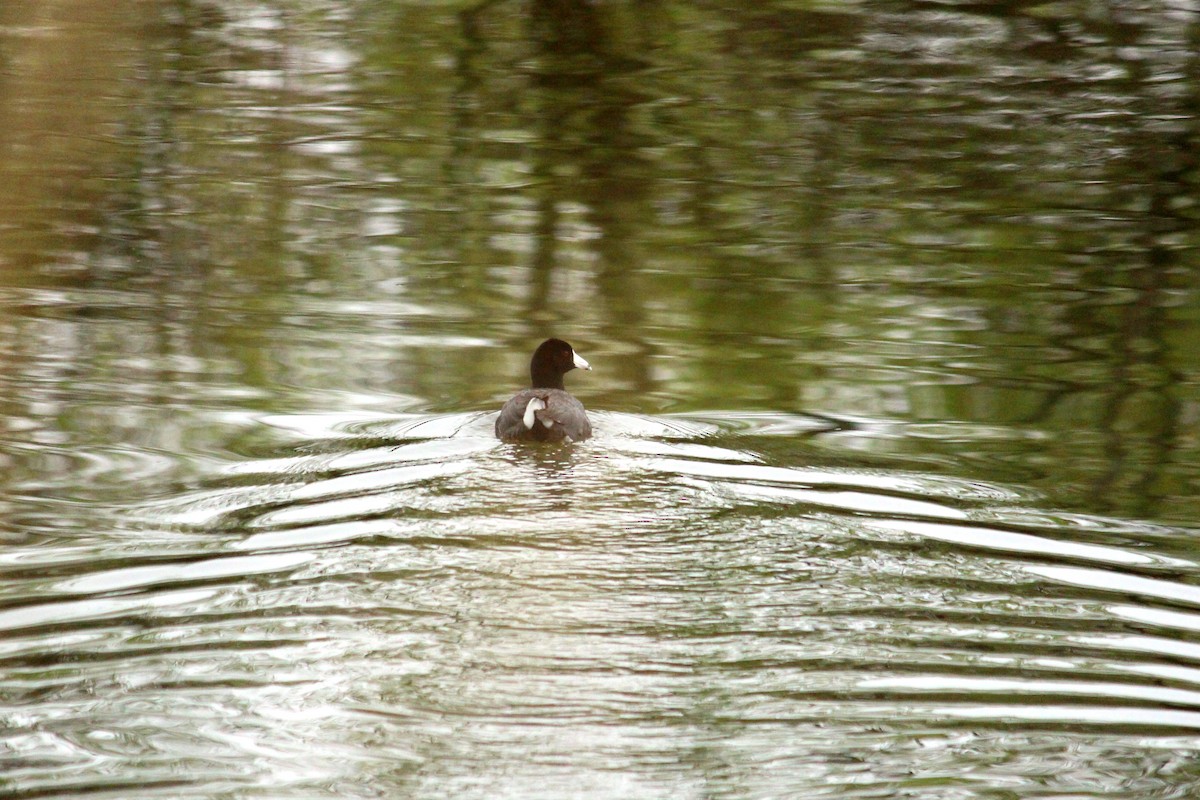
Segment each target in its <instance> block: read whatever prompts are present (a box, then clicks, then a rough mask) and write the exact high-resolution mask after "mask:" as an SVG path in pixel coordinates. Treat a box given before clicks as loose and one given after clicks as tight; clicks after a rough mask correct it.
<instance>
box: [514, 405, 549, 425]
mask: <svg viewBox="0 0 1200 800" xmlns="http://www.w3.org/2000/svg"><path fill="white" fill-rule="evenodd" d="M545 407H546V401H545V400H543V399H542V398H540V397H532V398H530V400H529V404H528V405H527V406H525V415H524V416H523V417H521V422H522V423H523V424H524V425H525V429H526V430H531V429H532V428H533V423H534V422H535V421H536V419H537V418H536V416H535V415H536V414H537V412H539V411H541V410H542V409H543V408H545ZM546 427H547V428H548V427H550V426H549V425H547V426H546Z"/></svg>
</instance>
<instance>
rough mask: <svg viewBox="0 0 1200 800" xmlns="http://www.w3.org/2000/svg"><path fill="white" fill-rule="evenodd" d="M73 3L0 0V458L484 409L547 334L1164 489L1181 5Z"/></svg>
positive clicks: (1185, 477)
mask: <svg viewBox="0 0 1200 800" xmlns="http://www.w3.org/2000/svg"><path fill="white" fill-rule="evenodd" d="M93 5H95V4H93ZM101 5H103V8H101V6H100V5H96V7H95V9H93V11H94V13H92V14H90V15H88V14H81V13H76V12H75V11H74V10H72V9H76V8H77V7H76V6H72V7H71V8H67V7H66V6H63V5H62V4H54V3H51V4H41V5H40V6H39V7H38V8H36V9H35V8H33V7H32V6H27V5H24V4H16V5H14V6H11V7H8V8H6V9H5V11H4V12H3V16H2V17H0V63H2V64H3V75H4V81H3V91H2V92H0V117H3V118H4V119H7V120H11V121H13V122H11V123H10V124H8V125H6V126H5V128H4V130H3V131H0V186H3V187H5V188H4V189H0V211H2V212H3V215H2V217H3V220H4V221H3V222H2V223H0V282H2V284H3V286H2V288H0V290H2V291H3V292H4V294H3V317H2V318H0V326H2V330H3V337H4V341H5V345H4V346H3V348H0V357H2V358H3V360H4V374H5V378H4V382H5V392H4V394H5V397H6V400H5V402H4V414H5V416H6V418H7V419H8V420H9V421H10V425H11V427H12V429H13V430H14V431H16V432H17V433H16V435H15V437H13V441H14V442H15V443H18V444H20V445H21V446H20V447H18V448H17V449H16V450H15V452H12V453H10V454H9V461H10V463H12V464H13V465H14V469H16V470H17V472H15V473H14V474H16V475H23V476H24V477H25V478H27V479H28V480H32V481H35V482H36V481H37V480H39V479H42V480H44V479H46V478H45V476H46V474H47V473H54V472H55V469H54V466H53V464H52V463H50V462H52V461H53V459H52V458H51V455H50V454H49V453H48V451H46V450H44V449H42V448H40V447H39V444H38V443H39V442H41V441H45V442H48V443H50V444H52V445H53V446H54V447H55V448H62V449H63V450H64V451H65V452H66V453H67V454H68V456H69V453H70V451H71V449H72V448H80V447H96V446H103V445H106V444H114V443H119V444H122V445H126V444H130V443H134V444H140V445H142V446H144V447H146V448H149V449H156V450H159V451H162V452H164V453H166V454H181V453H182V454H186V453H191V452H209V451H213V450H218V451H219V450H223V449H228V448H234V449H237V448H239V447H240V445H238V444H237V441H238V440H239V437H241V436H243V435H244V434H243V433H241V432H240V431H237V432H231V431H224V432H222V431H220V430H219V429H218V430H216V431H214V430H213V429H212V424H211V417H210V416H209V415H210V414H211V413H215V412H219V411H220V410H223V409H229V408H232V409H245V408H265V409H291V410H302V409H309V408H329V407H331V406H332V407H340V406H346V405H349V406H354V405H358V404H367V405H372V406H377V407H387V406H390V407H398V406H399V407H409V408H433V409H438V410H469V409H477V408H488V407H491V406H494V405H495V404H496V403H497V402H498V400H499V399H500V398H502V397H503V396H505V395H506V394H507V393H508V392H509V391H510V390H511V389H512V388H514V387H515V386H516V385H518V384H519V382H520V380H521V377H522V376H523V374H524V361H525V359H526V358H527V352H528V349H529V347H530V343H531V342H534V341H536V340H537V339H538V338H540V337H542V336H545V335H547V334H549V333H552V332H554V333H561V334H563V335H566V336H568V338H570V339H571V340H572V341H573V342H575V343H576V344H577V346H578V347H579V348H580V349H581V351H583V352H586V353H587V354H588V357H589V358H590V359H591V360H592V361H593V363H595V364H596V365H597V367H598V369H597V371H596V373H594V374H592V375H589V376H586V377H585V378H583V379H580V380H578V381H576V383H575V385H574V388H575V390H576V391H577V393H578V394H579V395H580V396H581V397H583V398H584V400H585V401H586V402H587V403H588V405H589V406H592V407H596V408H606V409H612V410H623V411H638V412H646V413H656V412H659V411H665V410H672V411H674V410H703V409H731V410H740V409H744V410H755V409H759V410H769V411H786V412H794V411H810V412H819V413H827V414H834V415H841V416H849V417H863V418H867V419H870V420H879V421H883V422H885V423H887V424H891V423H896V424H897V426H898V427H895V428H894V429H892V430H891V432H890V433H888V434H887V435H864V436H860V437H859V438H857V439H856V440H854V441H853V442H849V441H842V440H839V441H837V442H836V443H834V444H831V443H829V442H827V441H818V442H800V443H795V442H793V443H792V444H791V445H790V448H791V449H790V450H789V451H788V453H787V457H788V459H789V460H806V459H807V460H816V461H822V460H831V461H837V462H845V461H852V462H864V463H868V464H875V463H878V464H883V465H905V466H913V465H916V466H920V467H922V468H926V469H930V470H934V471H949V472H954V473H956V474H960V475H964V476H976V477H980V478H986V479H994V480H1006V481H1013V482H1016V483H1020V484H1025V485H1030V486H1033V487H1036V488H1039V489H1041V490H1043V491H1045V492H1047V493H1048V494H1049V495H1050V497H1051V499H1052V501H1053V502H1054V503H1055V504H1061V505H1067V506H1070V507H1077V508H1083V509H1087V510H1090V511H1095V512H1108V513H1120V514H1124V515H1129V516H1133V517H1148V518H1162V519H1173V520H1181V521H1186V522H1195V521H1196V519H1197V518H1198V515H1197V513H1196V512H1197V509H1196V508H1195V503H1194V501H1193V500H1192V497H1193V496H1194V495H1195V494H1196V492H1195V488H1196V471H1195V468H1194V467H1193V466H1192V465H1193V464H1194V463H1196V462H1197V458H1196V455H1197V454H1196V449H1197V442H1196V441H1195V437H1194V436H1192V435H1191V431H1190V429H1191V427H1192V425H1193V423H1194V417H1195V408H1196V402H1197V391H1196V386H1197V381H1196V379H1195V375H1196V367H1197V364H1196V356H1195V353H1196V352H1197V351H1198V348H1197V347H1196V342H1197V336H1198V335H1200V328H1198V326H1197V324H1196V319H1197V307H1198V304H1197V298H1196V291H1195V290H1196V286H1195V277H1194V276H1195V274H1196V273H1195V269H1194V267H1195V266H1196V253H1197V233H1196V231H1197V225H1196V224H1195V223H1196V220H1197V210H1196V209H1197V205H1196V203H1197V171H1196V170H1197V167H1196V162H1195V153H1196V152H1197V150H1198V147H1197V144H1198V143H1197V138H1198V133H1197V121H1196V108H1197V102H1196V101H1197V97H1198V87H1200V80H1198V78H1197V72H1198V67H1197V56H1196V53H1197V52H1198V51H1200V48H1198V47H1196V46H1195V45H1196V43H1197V36H1198V33H1197V30H1198V28H1200V25H1198V24H1197V22H1196V20H1195V19H1194V15H1193V16H1192V17H1187V18H1186V21H1183V22H1181V21H1180V19H1179V18H1177V17H1176V16H1172V15H1171V14H1169V13H1168V12H1167V11H1159V12H1156V11H1154V10H1147V9H1142V8H1140V7H1133V6H1132V5H1130V6H1124V5H1120V4H1116V5H1114V6H1113V7H1112V9H1111V14H1110V15H1109V16H1108V17H1106V18H1098V17H1093V16H1086V17H1085V16H1076V15H1074V14H1071V13H1069V12H1067V11H1066V10H1063V9H1060V8H1059V7H1058V6H1045V7H1041V6H1039V7H1033V8H1027V9H1025V8H1022V7H1017V8H1014V9H1012V10H1011V11H1007V12H1000V11H995V12H989V11H986V10H979V9H975V8H973V7H972V8H953V7H947V8H946V9H942V10H928V9H923V8H920V7H914V8H912V9H909V10H907V11H905V12H903V13H893V12H891V11H889V10H887V9H885V8H872V7H870V6H840V5H830V4H795V3H768V4H757V5H755V6H754V7H752V8H751V7H747V8H724V7H712V6H705V5H703V4H700V5H695V4H690V3H688V4H684V3H666V2H654V3H637V4H626V3H613V4H604V5H600V4H595V5H592V4H584V3H576V2H565V1H562V0H560V1H559V2H549V1H548V0H542V1H539V2H532V3H529V4H524V5H519V4H508V3H495V2H491V3H476V4H472V3H457V4H455V3H450V4H443V5H440V6H432V7H430V6H427V5H423V4H410V3H401V2H396V3H385V2H376V3H367V4H363V5H359V6H355V7H353V8H351V9H340V8H335V7H332V6H326V5H323V4H319V3H303V2H294V3H280V4H274V5H270V4H268V5H260V6H243V5H240V4H237V3H219V4H191V3H181V4H165V3H164V4H136V5H135V4H101ZM33 289H54V290H56V291H57V292H59V293H58V294H35V293H31V291H32V290H33ZM14 446H15V445H14ZM767 447H768V448H770V447H775V445H767ZM14 480H15V479H14ZM59 480H61V479H59ZM81 490H82V489H81V487H72V492H76V491H81Z"/></svg>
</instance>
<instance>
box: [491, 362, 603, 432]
mask: <svg viewBox="0 0 1200 800" xmlns="http://www.w3.org/2000/svg"><path fill="white" fill-rule="evenodd" d="M576 367H578V368H579V369H591V368H592V367H591V365H589V364H588V362H586V361H584V360H583V359H582V358H580V357H579V355H578V354H577V353H576V352H575V350H574V349H572V347H571V345H569V344H567V343H566V342H564V341H563V340H562V339H547V340H546V341H544V342H542V343H541V344H540V345H538V349H537V350H535V351H534V352H533V360H532V361H530V362H529V375H530V377H531V378H533V386H532V388H529V389H526V390H525V391H523V392H518V393H517V395H516V396H515V397H513V398H512V399H511V400H509V401H508V402H507V403H505V404H504V408H502V409H500V416H498V417H496V435H497V436H498V437H500V438H501V439H504V440H506V441H534V442H560V441H562V440H564V439H566V440H568V441H571V442H582V441H583V440H584V439H586V438H588V437H589V436H591V435H592V424H591V423H590V422H588V418H587V414H586V413H585V412H584V410H583V403H581V402H579V401H578V400H576V399H575V398H574V397H572V396H571V395H570V394H568V393H567V391H566V390H565V389H563V375H565V374H567V373H568V372H570V371H571V370H573V369H575V368H576Z"/></svg>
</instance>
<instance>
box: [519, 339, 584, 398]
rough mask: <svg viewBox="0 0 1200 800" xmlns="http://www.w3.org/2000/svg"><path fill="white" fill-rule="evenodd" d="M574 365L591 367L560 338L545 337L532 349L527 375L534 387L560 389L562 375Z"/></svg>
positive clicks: (580, 367)
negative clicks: (535, 348) (531, 358)
mask: <svg viewBox="0 0 1200 800" xmlns="http://www.w3.org/2000/svg"><path fill="white" fill-rule="evenodd" d="M576 367H578V368H579V369H591V368H592V367H591V365H590V364H588V362H586V361H584V360H583V359H582V358H580V357H579V356H578V355H577V354H576V353H575V350H574V348H572V347H571V345H569V344H567V343H566V342H564V341H563V340H562V339H547V340H546V341H544V342H542V343H541V344H540V345H538V349H537V350H534V351H533V360H532V361H530V362H529V377H530V378H532V379H533V388H535V389H561V388H563V375H566V374H567V373H568V372H570V371H571V370H573V369H575V368H576Z"/></svg>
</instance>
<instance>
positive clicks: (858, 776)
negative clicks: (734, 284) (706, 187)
mask: <svg viewBox="0 0 1200 800" xmlns="http://www.w3.org/2000/svg"><path fill="white" fill-rule="evenodd" d="M831 422H832V423H833V424H831ZM596 423H597V424H596V427H597V431H598V435H597V436H596V438H595V439H593V440H591V441H589V442H587V443H584V444H582V445H577V446H574V447H556V446H549V447H537V446H534V447H529V446H515V445H509V444H502V443H499V442H497V441H496V440H494V439H493V438H492V436H491V431H490V426H491V416H490V415H488V414H452V415H425V416H422V415H408V416H400V417H397V416H390V417H389V416H386V415H375V416H371V417H364V416H355V415H331V416H327V417H322V416H321V415H303V416H296V417H280V416H276V417H270V418H265V419H264V420H262V424H263V426H264V428H267V429H272V430H276V431H279V432H281V440H286V443H281V444H280V445H279V447H278V448H277V452H275V453H273V454H269V455H266V456H265V457H263V458H259V459H240V460H232V459H230V460H226V461H224V462H220V463H213V464H211V465H210V467H209V468H208V469H207V470H206V472H205V474H203V475H202V476H201V477H199V478H198V479H197V480H195V481H194V482H193V483H192V485H190V486H189V487H187V488H186V489H184V490H182V491H179V492H177V493H176V494H175V495H173V496H169V497H160V498H157V499H148V500H146V501H140V502H138V501H134V502H131V503H129V504H128V505H127V507H125V508H124V509H122V515H123V516H124V518H125V519H128V520H131V521H132V524H131V525H130V526H129V527H128V528H127V529H122V530H113V531H109V532H107V533H105V534H104V535H103V536H101V537H99V538H96V539H88V540H85V542H84V543H75V544H72V543H69V542H64V543H62V544H60V545H58V546H55V547H52V548H49V550H48V549H47V548H46V547H44V546H43V547H42V548H39V550H38V554H37V557H36V558H32V557H31V558H23V557H22V556H21V554H20V552H19V551H17V552H10V553H7V554H5V557H4V558H3V559H2V560H0V570H2V572H3V574H4V577H5V580H4V582H3V585H4V587H5V588H4V589H3V590H2V591H0V599H2V600H3V606H2V607H0V631H3V632H4V640H3V642H2V643H0V665H2V666H3V670H4V671H3V676H4V677H3V683H2V685H0V688H2V689H3V691H4V694H5V696H6V697H7V698H8V700H7V701H6V705H5V707H4V718H5V720H6V721H7V722H8V725H9V727H10V730H13V731H22V732H19V733H15V734H12V735H8V736H6V738H5V747H6V749H7V753H8V755H6V756H5V757H4V759H5V775H6V777H5V781H6V782H7V785H8V786H10V787H15V788H17V789H18V790H19V791H20V792H21V793H23V794H24V795H29V796H33V795H38V794H45V793H54V792H64V791H67V792H69V791H87V792H92V793H99V794H101V795H105V794H107V795H112V796H119V795H121V794H122V793H124V792H127V791H129V787H131V786H137V787H138V792H139V796H143V797H150V796H163V797H168V796H169V797H186V796H194V797H202V796H213V795H217V794H221V793H224V792H228V791H235V792H236V793H238V794H240V795H242V796H268V795H269V796H286V795H291V794H293V793H294V794H295V795H296V796H301V795H303V796H306V797H312V796H331V797H332V796H343V797H344V796H367V795H368V794H369V793H370V792H369V791H368V787H371V790H373V791H374V790H378V791H385V793H386V791H394V792H400V793H404V794H407V795H410V796H429V797H433V796H455V797H481V798H482V797H495V796H512V797H520V796H527V797H551V796H568V795H570V796H578V795H579V794H580V793H582V794H586V795H589V796H607V797H640V796H646V797H653V796H664V795H667V794H670V795H671V796H692V795H695V794H696V793H697V792H699V791H700V790H699V787H701V786H706V787H708V789H709V790H715V791H716V793H717V794H718V795H723V796H732V795H733V794H737V793H738V792H742V791H747V792H749V793H750V794H751V795H758V794H761V795H769V796H788V795H790V796H822V793H824V794H825V795H828V796H880V795H879V794H878V793H876V794H872V793H871V791H869V790H867V789H863V788H862V787H863V786H866V787H871V786H874V787H876V788H877V789H878V787H881V786H890V787H895V786H903V785H905V782H906V781H908V780H909V779H910V776H909V769H910V765H911V763H912V757H913V751H912V748H913V747H916V746H918V743H922V744H921V745H920V746H923V747H927V748H932V751H931V752H930V753H927V754H926V757H925V758H924V761H923V763H924V764H925V765H926V767H925V769H926V772H924V773H923V774H924V775H925V776H926V777H927V778H928V779H930V780H932V781H935V782H937V781H942V782H947V783H946V785H953V786H957V787H959V789H962V790H963V791H965V792H966V793H967V794H970V793H971V791H974V790H979V789H981V788H982V787H983V786H984V785H987V786H991V785H994V782H998V781H1005V782H1006V783H1007V785H1010V786H1011V787H1013V791H1014V792H1015V793H1016V794H1017V795H1022V794H1024V793H1025V790H1026V789H1030V788H1031V787H1032V786H1033V785H1034V783H1035V782H1038V781H1040V782H1042V783H1043V784H1044V785H1045V786H1049V787H1051V788H1052V789H1053V791H1055V792H1060V793H1071V792H1078V791H1082V788H1081V787H1082V786H1083V785H1084V783H1086V782H1087V780H1090V779H1093V778H1095V775H1094V774H1093V773H1092V772H1091V770H1086V769H1081V768H1080V764H1083V763H1087V764H1092V765H1096V769H1101V768H1103V769H1105V770H1109V771H1112V770H1119V769H1120V768H1121V767H1120V765H1121V764H1122V763H1123V761H1124V760H1126V759H1129V758H1133V757H1134V755H1133V750H1132V749H1131V748H1135V749H1137V750H1138V751H1139V754H1138V755H1137V758H1140V759H1143V760H1145V759H1149V760H1150V761H1151V762H1154V763H1156V764H1158V765H1160V767H1161V768H1162V769H1171V770H1175V774H1176V775H1177V776H1181V777H1179V778H1178V780H1179V781H1182V782H1184V783H1186V782H1187V781H1190V777H1189V776H1190V770H1191V769H1192V767H1190V766H1186V765H1182V764H1180V763H1179V762H1178V761H1177V759H1176V753H1177V752H1181V751H1187V750H1191V749H1194V748H1195V747H1196V746H1197V744H1198V743H1200V738H1198V737H1200V733H1198V732H1200V589H1197V587H1196V578H1197V576H1198V575H1200V571H1198V570H1197V568H1196V565H1195V564H1194V563H1193V562H1191V561H1189V560H1187V559H1185V558H1182V557H1180V556H1179V555H1177V552H1178V548H1174V547H1172V543H1173V542H1176V541H1177V540H1178V539H1179V538H1180V537H1185V536H1187V535H1188V533H1187V532H1186V531H1180V530H1173V529H1170V528H1166V527H1156V528H1154V530H1153V534H1154V535H1152V536H1146V537H1143V538H1141V539H1138V540H1136V542H1135V541H1134V540H1133V539H1132V538H1131V536H1130V530H1129V525H1128V524H1127V523H1124V522H1121V521H1118V520H1106V519H1103V518H1098V517H1097V518H1082V517H1078V516H1076V517H1074V518H1066V517H1062V518H1060V517H1059V516H1058V515H1054V514H1051V513H1049V512H1046V511H1044V510H1040V509H1038V508H1037V507H1036V506H1035V505H1033V502H1034V499H1033V498H1030V497H1029V496H1028V495H1026V494H1024V493H1023V492H1022V491H1021V490H1020V489H1019V488H1015V487H1006V486H1003V485H998V484H986V483H981V482H971V481H960V480H956V479H954V478H949V477H944V476H932V475H931V476H926V475H922V474H920V473H913V472H899V471H896V472H889V471H886V470H858V469H853V468H848V467H823V466H814V465H806V464H789V463H784V462H783V461H782V460H780V459H778V458H775V459H774V460H772V458H771V457H770V456H768V455H766V453H767V452H768V451H770V452H774V451H771V449H770V448H766V447H761V448H760V447H759V446H760V445H765V443H767V442H768V441H769V440H771V439H773V438H775V437H778V436H781V435H783V436H794V435H818V436H819V435H822V434H821V431H826V432H829V433H830V435H838V434H835V433H834V432H835V431H844V430H846V429H847V428H849V427H852V426H853V424H854V423H850V422H845V423H842V424H838V423H837V421H830V420H819V419H814V420H810V421H808V423H807V424H806V423H805V422H804V420H803V419H802V418H799V417H789V416H786V415H781V416H780V418H779V419H777V420H768V419H765V418H764V417H762V416H761V415H760V417H759V418H757V419H754V420H753V421H748V419H747V417H746V415H736V414H735V415H730V416H729V418H728V419H724V418H722V416H721V415H720V414H716V413H713V414H704V415H699V416H696V417H658V418H655V417H638V416H631V415H622V414H598V415H597V417H596ZM802 431H804V432H806V433H804V434H801V432H802ZM1054 520H1058V521H1057V522H1054ZM132 541H137V542H138V543H139V544H140V547H138V548H133V547H131V546H129V543H130V542H132ZM1068 731H1069V734H1068V733H1067V732H1068ZM1014 749H1018V750H1020V751H1021V752H1040V753H1041V756H1040V759H1041V760H1040V762H1039V766H1038V769H1037V770H1030V769H1028V768H1027V765H1022V764H1020V763H1012V762H1005V761H1004V758H1003V756H1004V754H1005V753H1007V752H1010V751H1012V750H1014ZM847 759H849V760H850V761H847ZM847 763H857V764H859V765H861V766H860V767H859V768H855V769H850V768H847V766H846V764H847ZM963 763H973V764H976V765H977V767H978V769H979V770H980V772H979V774H980V775H986V776H988V777H987V779H986V780H984V779H982V778H981V779H980V780H984V783H983V784H980V785H974V784H973V781H974V780H975V779H973V778H964V777H962V776H961V775H960V774H959V773H957V772H954V774H951V771H952V765H957V766H953V769H954V770H961V765H962V764H963ZM1102 765H1107V766H1102ZM1055 769H1057V770H1058V771H1057V772H1054V771H1053V770H1055ZM1035 773H1036V775H1035ZM613 775H619V776H621V778H620V780H618V781H616V782H606V776H613ZM488 776H490V777H488ZM498 776H504V778H503V780H499V778H498ZM1088 776H1091V777H1088ZM485 778H487V779H486V780H485ZM1173 780H1175V779H1173ZM497 781H499V782H497ZM818 785H819V786H821V787H822V789H821V790H820V792H818V793H817V794H815V795H814V794H812V791H813V787H814V786H818ZM914 785H915V784H914ZM1180 785H1181V786H1182V785H1183V783H1181V784H1180ZM498 786H499V787H501V788H500V789H497V787H498ZM1159 788H1161V787H1159ZM881 791H882V790H881ZM889 791H890V790H889ZM839 793H841V794H839ZM856 793H857V794H856ZM885 794H886V793H885ZM1170 795H1171V793H1170V792H1169V791H1167V792H1161V791H1160V792H1159V796H1170ZM888 796H891V795H888ZM929 796H946V797H950V796H960V795H956V794H953V793H944V792H943V793H942V794H938V793H937V792H935V793H934V794H933V795H929ZM1180 796H1184V795H1180Z"/></svg>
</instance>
